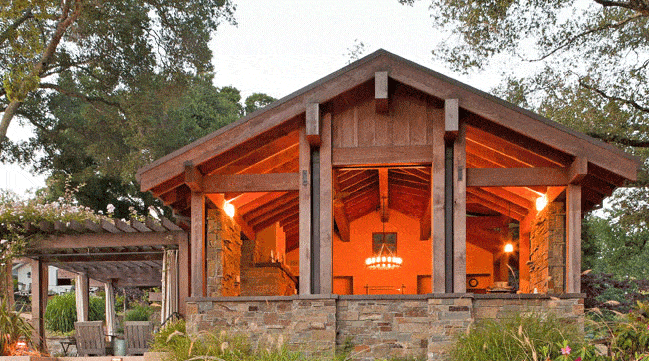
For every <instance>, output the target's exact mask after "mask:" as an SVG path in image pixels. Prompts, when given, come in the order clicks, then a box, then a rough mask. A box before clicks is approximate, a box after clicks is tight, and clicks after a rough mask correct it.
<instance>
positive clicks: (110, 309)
mask: <svg viewBox="0 0 649 361" xmlns="http://www.w3.org/2000/svg"><path fill="white" fill-rule="evenodd" d="M104 291H105V292H106V300H105V301H106V302H105V306H106V308H105V310H106V334H107V335H108V339H109V340H112V339H113V337H114V336H115V288H114V287H113V280H112V279H111V280H110V282H106V283H104ZM124 302H126V300H124Z"/></svg>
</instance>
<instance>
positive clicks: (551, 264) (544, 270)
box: [529, 202, 566, 293]
mask: <svg viewBox="0 0 649 361" xmlns="http://www.w3.org/2000/svg"><path fill="white" fill-rule="evenodd" d="M565 229H566V215H565V204H564V203H562V202H553V203H550V204H548V205H547V206H546V207H545V209H544V210H543V211H541V212H539V214H538V215H537V217H536V219H535V220H534V224H533V226H532V231H531V233H530V263H529V265H530V289H531V290H534V289H536V291H537V292H538V293H548V292H549V293H562V292H564V284H565V282H564V279H565V272H566V267H565V264H566V233H565Z"/></svg>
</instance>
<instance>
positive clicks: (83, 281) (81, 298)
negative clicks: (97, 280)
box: [74, 273, 90, 322]
mask: <svg viewBox="0 0 649 361" xmlns="http://www.w3.org/2000/svg"><path fill="white" fill-rule="evenodd" d="M89 285H90V284H89V280H88V275H87V274H85V273H79V274H77V277H76V279H75V281H74V293H75V299H76V301H77V322H85V321H88V312H89V311H88V292H89Z"/></svg>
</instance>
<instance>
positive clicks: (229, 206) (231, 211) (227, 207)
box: [223, 202, 234, 218]
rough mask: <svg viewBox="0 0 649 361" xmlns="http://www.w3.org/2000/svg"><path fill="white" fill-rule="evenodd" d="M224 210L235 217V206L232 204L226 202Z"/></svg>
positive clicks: (229, 215)
mask: <svg viewBox="0 0 649 361" xmlns="http://www.w3.org/2000/svg"><path fill="white" fill-rule="evenodd" d="M223 210H224V211H225V214H227V215H228V217H230V218H232V217H234V206H233V205H232V204H230V203H228V202H225V204H223Z"/></svg>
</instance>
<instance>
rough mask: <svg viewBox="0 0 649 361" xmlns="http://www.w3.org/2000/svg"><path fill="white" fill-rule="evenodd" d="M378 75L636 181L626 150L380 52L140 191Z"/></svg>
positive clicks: (279, 130)
mask: <svg viewBox="0 0 649 361" xmlns="http://www.w3.org/2000/svg"><path fill="white" fill-rule="evenodd" d="M378 71H388V74H389V77H390V78H392V79H394V80H396V81H398V82H400V83H403V84H406V85H408V86H410V87H412V88H415V89H417V90H419V91H421V92H424V93H426V94H429V95H432V96H434V97H437V98H440V99H453V98H455V99H458V100H459V107H460V108H462V109H465V110H467V111H469V112H471V113H474V114H476V115H479V116H481V117H483V118H486V119H488V120H489V121H491V122H493V123H494V124H497V125H499V126H502V127H504V128H507V129H509V130H511V131H513V132H515V133H518V134H520V135H522V136H524V137H527V138H530V139H533V140H535V141H538V142H540V143H542V144H545V145H547V146H549V147H551V148H554V149H557V150H559V151H561V152H564V153H567V154H569V155H571V156H574V157H586V158H587V160H588V162H590V163H592V164H594V165H596V166H598V167H600V168H602V169H604V170H606V171H608V172H610V173H613V174H614V175H617V176H619V177H620V178H621V179H626V180H632V181H633V180H636V177H637V168H638V167H639V165H640V162H639V160H638V159H637V158H635V157H633V156H631V155H629V154H627V153H625V152H623V151H622V150H620V149H617V148H615V147H613V146H611V145H609V144H606V143H603V142H601V141H599V140H596V139H593V138H591V137H589V136H587V135H585V134H582V133H579V132H576V131H574V130H571V129H569V128H567V127H565V126H563V125H561V124H559V123H556V122H553V121H551V120H549V119H546V118H544V117H541V116H540V115H538V114H535V113H533V112H530V111H528V110H525V109H522V108H520V107H518V106H516V105H514V104H511V103H509V102H506V101H504V100H502V99H499V98H497V97H494V96H492V95H490V94H487V93H485V92H483V91H481V90H478V89H476V88H473V87H471V86H469V85H467V84H464V83H461V82H459V81H457V80H454V79H451V78H449V77H447V76H445V75H443V74H440V73H438V72H435V71H433V70H431V69H428V68H426V67H423V66H421V65H418V64H416V63H413V62H411V61H409V60H406V59H404V58H402V57H399V56H397V55H394V54H392V53H390V52H387V51H385V50H382V49H381V50H378V51H376V52H374V53H372V54H370V55H368V56H366V57H364V58H362V59H360V60H358V61H356V62H354V63H352V64H349V65H348V66H346V67H344V68H342V69H340V70H338V71H336V72H334V73H332V74H330V75H328V76H326V77H324V78H322V79H320V80H318V81H316V82H314V83H312V84H310V85H307V86H306V87H304V88H302V89H300V90H298V91H296V92H294V93H292V94H289V95H288V96H286V97H284V98H282V99H279V100H278V101H276V102H274V103H272V104H270V105H268V106H267V107H265V108H263V109H260V110H258V111H256V112H254V113H252V114H249V115H248V116H246V117H244V118H241V119H240V120H238V121H236V122H234V123H232V124H229V125H227V126H225V127H223V128H221V129H219V130H217V131H215V132H213V133H212V134H209V135H207V136H205V137H203V138H201V139H199V140H197V141H195V142H193V143H191V144H189V145H187V146H185V147H183V148H180V149H178V150H177V151H175V152H173V153H170V154H169V155H167V156H165V157H162V158H160V159H158V160H156V161H154V162H153V163H151V164H150V165H148V166H145V167H142V168H141V169H140V170H138V172H137V175H136V177H137V179H138V181H139V182H140V185H141V190H142V191H149V190H153V193H154V194H156V195H160V194H161V193H163V192H164V191H165V190H169V189H172V188H174V187H176V186H178V185H180V184H182V183H183V174H184V163H185V162H192V163H193V164H194V165H196V166H198V167H199V169H200V168H201V166H202V165H205V164H207V163H208V162H210V161H212V160H213V159H215V158H217V157H224V156H225V155H226V154H227V152H229V151H233V150H234V149H237V152H239V153H240V152H242V151H243V152H245V151H251V150H253V149H255V147H257V146H258V144H259V142H256V143H255V142H251V140H252V139H254V138H256V137H261V138H267V137H274V136H278V135H280V134H286V133H287V132H289V131H291V130H294V129H296V128H297V126H296V124H297V123H298V122H299V121H300V119H297V117H300V116H303V114H304V113H305V107H306V104H308V103H324V102H326V101H328V100H330V99H332V98H334V97H336V96H338V95H339V94H341V93H343V92H345V91H347V90H349V89H352V88H354V87H356V86H358V85H360V84H363V83H364V82H367V81H369V80H371V79H373V78H374V75H375V73H376V72H378ZM620 183H621V182H620ZM618 185H620V184H618ZM156 187H157V188H158V189H156Z"/></svg>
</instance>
